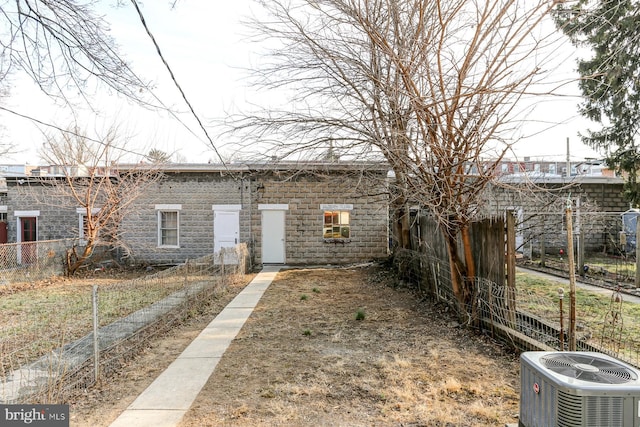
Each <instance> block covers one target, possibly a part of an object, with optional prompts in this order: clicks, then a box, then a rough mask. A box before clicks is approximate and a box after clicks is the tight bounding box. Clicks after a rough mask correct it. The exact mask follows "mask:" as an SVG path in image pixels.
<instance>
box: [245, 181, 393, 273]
mask: <svg viewBox="0 0 640 427" xmlns="http://www.w3.org/2000/svg"><path fill="white" fill-rule="evenodd" d="M384 176H385V175H378V176H376V177H370V178H368V179H364V180H363V179H362V177H360V176H354V175H353V173H352V172H351V173H339V172H336V173H335V175H331V176H316V175H297V176H295V177H293V178H290V179H286V180H283V179H278V178H277V177H275V176H269V177H265V178H262V179H260V178H257V180H256V182H255V185H256V190H255V194H256V200H255V203H254V207H257V206H258V205H259V204H288V208H289V209H288V210H287V211H286V213H285V224H286V225H285V227H286V230H285V233H286V263H287V264H291V265H295V264H309V263H315V264H347V263H354V262H362V261H365V260H372V259H380V258H384V257H386V256H387V255H388V244H389V235H388V224H389V218H388V202H387V197H386V186H385V183H384ZM258 187H259V188H260V189H258ZM382 194H384V195H382ZM323 204H345V205H353V210H351V216H350V234H351V237H350V239H346V240H344V241H342V240H333V239H324V237H323V221H324V210H323V209H322V208H321V205H323ZM252 225H253V226H252V228H253V230H254V241H255V247H256V250H255V254H256V262H258V263H260V262H261V256H262V242H261V235H262V224H261V213H260V212H259V211H258V210H257V209H254V212H253V216H252Z"/></svg>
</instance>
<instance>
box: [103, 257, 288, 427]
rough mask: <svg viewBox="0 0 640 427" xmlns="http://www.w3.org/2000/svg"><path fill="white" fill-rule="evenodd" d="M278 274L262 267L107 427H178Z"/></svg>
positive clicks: (275, 267) (269, 268)
mask: <svg viewBox="0 0 640 427" xmlns="http://www.w3.org/2000/svg"><path fill="white" fill-rule="evenodd" d="M279 270H280V267H277V266H267V267H264V268H263V270H262V271H261V272H260V273H258V275H257V276H256V277H255V278H254V279H253V280H252V281H251V283H249V284H248V285H247V287H246V288H244V289H243V290H242V292H240V293H239V294H238V295H237V296H236V297H235V298H234V299H233V300H232V301H231V302H230V303H229V305H227V306H226V307H225V309H224V310H222V311H221V312H220V314H218V316H216V318H215V319H213V320H212V321H211V323H209V325H208V326H207V327H206V328H205V329H204V330H203V331H202V332H201V333H200V335H198V336H197V337H196V338H195V339H194V340H193V342H192V343H191V344H190V345H189V346H188V347H187V348H186V349H185V350H184V351H183V352H182V354H181V355H180V356H178V358H177V359H176V360H175V361H174V362H173V363H172V364H171V365H169V367H168V368H167V369H166V370H165V371H164V372H163V373H162V374H160V376H159V377H158V378H156V380H155V381H154V382H153V383H151V385H149V387H147V389H146V390H144V391H143V392H142V394H140V396H138V398H137V399H136V400H135V401H134V402H133V403H132V404H131V405H129V407H128V408H127V409H126V410H125V411H124V412H123V413H122V414H121V415H120V416H119V417H118V418H117V419H116V420H115V421H114V422H113V423H112V424H111V426H110V427H131V426H136V427H152V426H153V427H173V426H176V425H178V424H179V423H180V421H181V420H182V417H183V416H184V414H185V413H186V412H187V411H188V410H189V408H190V407H191V404H192V403H193V402H194V400H195V399H196V397H197V396H198V393H200V390H202V387H204V385H205V384H206V383H207V381H208V380H209V377H210V376H211V374H212V373H213V371H214V369H215V368H216V365H217V364H218V361H219V360H220V358H221V357H222V355H223V354H224V352H225V350H226V349H227V347H229V344H231V341H233V339H234V338H235V337H236V335H237V334H238V332H240V329H241V328H242V326H243V325H244V323H245V321H246V320H247V318H248V317H249V315H250V314H251V312H252V311H253V309H254V307H255V306H256V305H257V304H258V301H260V298H261V297H262V295H263V294H264V292H265V291H266V290H267V288H268V287H269V285H270V284H271V282H272V281H273V279H274V278H275V276H276V274H277V273H278V271H279Z"/></svg>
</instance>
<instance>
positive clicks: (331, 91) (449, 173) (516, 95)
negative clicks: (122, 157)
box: [231, 0, 558, 313]
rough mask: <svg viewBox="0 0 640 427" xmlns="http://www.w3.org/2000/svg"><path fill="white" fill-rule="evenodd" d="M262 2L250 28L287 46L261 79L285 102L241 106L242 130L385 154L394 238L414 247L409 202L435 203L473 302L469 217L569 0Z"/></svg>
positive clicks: (340, 151) (340, 152)
mask: <svg viewBox="0 0 640 427" xmlns="http://www.w3.org/2000/svg"><path fill="white" fill-rule="evenodd" d="M259 3H260V4H261V5H262V6H263V8H264V9H265V11H266V13H267V15H266V17H264V18H261V19H257V20H254V21H253V22H252V23H251V25H252V28H253V30H254V31H256V34H257V35H258V37H259V39H261V40H262V39H265V38H266V39H267V41H268V42H270V43H272V46H275V47H274V49H273V51H272V52H270V55H269V56H268V58H265V62H266V63H265V64H261V67H260V68H259V69H258V71H257V72H256V74H255V75H254V78H255V80H254V82H255V84H256V85H257V86H258V87H259V88H263V89H264V88H266V89H273V90H277V91H278V92H277V93H279V94H280V96H283V97H285V98H286V99H285V101H284V102H283V104H285V107H281V108H279V109H277V108H273V106H270V107H269V108H268V109H267V110H266V111H267V112H266V113H264V112H262V113H261V112H258V113H254V114H245V115H243V116H240V117H235V118H234V120H233V121H232V123H231V128H232V129H233V131H235V132H239V133H240V135H245V133H244V132H243V131H249V132H250V133H251V135H252V136H253V137H254V138H253V139H251V141H252V142H253V141H255V139H256V138H257V139H259V140H260V142H262V144H263V145H262V146H264V144H270V146H269V149H268V150H266V151H267V152H268V153H269V155H270V156H276V157H277V158H292V157H305V158H309V157H311V156H315V157H316V158H322V157H323V156H325V158H326V153H327V152H328V150H330V152H331V153H332V155H334V156H337V157H340V158H342V159H357V158H361V157H362V156H366V157H367V158H372V157H375V156H378V157H379V158H384V159H386V161H387V162H389V164H390V166H391V167H392V169H393V171H394V172H395V183H396V184H395V186H396V188H395V190H396V193H397V194H398V197H397V199H395V201H394V204H395V212H394V213H395V222H396V223H397V224H398V230H399V231H398V233H397V235H396V236H395V241H396V242H398V243H399V245H400V246H405V245H406V244H408V225H409V223H408V215H407V206H408V204H409V203H417V204H420V205H422V206H425V207H427V208H428V209H429V210H430V211H431V213H432V214H433V215H434V217H435V218H436V219H437V221H438V223H439V226H440V229H441V230H442V232H443V233H444V234H445V235H446V237H447V243H448V248H449V251H448V252H449V258H450V265H451V278H452V282H453V289H454V293H455V295H456V298H457V301H458V307H459V309H460V312H461V313H471V312H473V308H472V307H471V304H472V300H473V299H472V293H473V287H472V282H471V281H469V280H466V278H470V277H472V276H474V274H475V266H474V262H473V257H472V254H471V245H470V242H469V239H470V237H469V224H470V222H471V221H472V220H473V219H474V218H476V217H477V216H478V215H479V212H480V210H481V209H480V206H479V203H480V202H481V198H480V195H481V194H482V192H483V189H484V188H485V187H486V186H487V184H488V183H490V182H491V181H492V180H493V179H494V178H495V176H496V174H495V167H496V165H497V164H498V163H499V162H500V160H501V159H502V158H503V157H504V156H505V154H506V153H508V152H509V151H510V149H511V144H512V142H513V140H512V135H513V134H514V131H515V130H517V128H518V127H519V126H520V125H521V122H520V121H519V120H521V119H522V115H519V114H521V113H523V108H522V107H519V106H518V105H519V104H518V101H520V100H521V98H523V97H524V96H527V95H529V94H530V93H529V92H533V91H532V90H531V86H532V85H533V84H534V83H536V82H537V81H538V79H540V78H541V74H542V69H541V67H540V62H541V61H542V60H543V58H541V51H540V50H539V49H540V48H541V46H542V45H545V44H547V43H551V35H550V34H547V35H545V34H544V33H543V30H542V26H541V24H542V23H543V21H544V19H545V17H546V15H547V14H548V13H549V12H550V11H551V10H552V9H553V7H554V6H555V5H556V4H557V3H558V2H557V1H548V0H532V1H527V2H514V1H507V0H498V1H491V2H484V1H468V0H429V1H427V0H401V1H391V0H297V1H281V0H268V1H267V0H264V1H260V2H259ZM554 40H556V39H554ZM274 93H275V92H274ZM283 141H284V142H283ZM243 149H245V150H246V147H243Z"/></svg>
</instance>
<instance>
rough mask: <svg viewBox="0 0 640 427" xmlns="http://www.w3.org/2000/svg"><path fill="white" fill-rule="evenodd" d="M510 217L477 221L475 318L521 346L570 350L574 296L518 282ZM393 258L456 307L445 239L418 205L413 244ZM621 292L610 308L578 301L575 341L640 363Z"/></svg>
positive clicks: (404, 272) (408, 275)
mask: <svg viewBox="0 0 640 427" xmlns="http://www.w3.org/2000/svg"><path fill="white" fill-rule="evenodd" d="M507 215H509V214H507ZM507 219H509V217H508V216H507V217H506V218H505V219H502V218H491V219H485V220H482V221H479V222H478V223H474V224H473V225H472V227H471V242H472V246H473V248H472V250H473V256H474V260H475V262H476V272H477V276H476V277H474V278H467V280H472V281H473V289H474V292H473V294H474V305H475V308H476V313H475V314H476V317H475V319H473V323H472V325H473V326H474V327H477V328H479V329H481V330H483V331H485V332H487V333H490V334H491V335H492V336H494V337H496V338H497V339H500V340H501V341H504V342H506V343H508V344H510V345H511V346H512V347H514V348H516V349H519V350H546V351H551V350H561V349H564V350H566V349H567V345H568V341H567V335H568V327H569V325H568V319H569V316H568V312H569V310H568V298H567V301H566V305H565V306H564V308H563V305H562V302H563V301H562V298H560V296H559V295H558V292H557V291H558V288H557V287H553V285H551V286H552V287H553V289H551V290H549V289H545V290H542V291H541V290H539V289H534V288H531V287H527V288H524V287H522V286H520V287H518V286H516V283H515V256H514V254H515V226H514V224H515V222H514V221H511V220H507ZM511 219H512V218H511ZM394 263H395V266H396V268H397V270H398V272H399V273H400V275H401V277H402V278H404V279H405V280H408V281H410V282H411V283H414V284H415V285H416V286H417V287H418V289H419V291H420V292H421V293H422V294H425V295H428V296H430V297H431V298H433V299H436V300H439V301H444V302H446V303H448V304H449V305H450V306H452V307H453V308H454V309H455V308H456V307H457V304H456V298H455V296H454V294H453V290H452V284H451V274H450V270H449V259H448V255H447V249H446V242H445V239H444V237H443V235H442V233H441V231H440V230H439V229H438V228H437V225H436V224H435V222H434V221H433V219H431V218H430V217H429V216H428V214H426V213H423V212H414V214H413V217H412V228H411V248H410V249H402V250H397V251H396V253H395V254H394ZM536 283H540V284H541V285H543V286H548V285H545V284H544V283H542V282H536ZM588 298H589V299H592V297H588ZM604 299H605V300H606V299H607V297H606V296H605V297H604ZM622 300H623V297H622V296H621V295H620V294H619V293H618V292H613V293H612V295H611V303H606V304H609V305H610V307H608V308H607V307H605V308H606V310H604V313H605V314H603V311H593V310H592V307H589V306H588V305H585V306H584V307H581V306H578V330H577V340H578V342H577V349H578V350H583V351H598V352H602V353H607V354H610V355H612V356H614V357H618V358H620V359H622V360H624V361H626V362H628V363H630V364H632V365H635V366H638V367H640V340H638V339H636V338H635V337H636V336H638V335H639V334H634V333H633V330H632V329H633V328H632V327H631V326H629V325H625V324H623V316H625V315H627V316H628V315H629V313H627V312H626V311H625V310H623V309H622V302H621V301H622ZM629 310H633V307H630V308H629ZM630 312H631V313H633V312H634V311H630ZM625 313H626V314H625ZM627 319H629V317H627Z"/></svg>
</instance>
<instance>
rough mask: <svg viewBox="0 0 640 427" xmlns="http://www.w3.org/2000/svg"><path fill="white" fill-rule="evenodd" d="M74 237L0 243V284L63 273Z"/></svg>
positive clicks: (38, 278)
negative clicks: (68, 250)
mask: <svg viewBox="0 0 640 427" xmlns="http://www.w3.org/2000/svg"><path fill="white" fill-rule="evenodd" d="M73 243H74V240H73V239H64V240H43V241H39V242H22V243H5V244H1V245H0V286H3V285H4V286H6V285H8V284H11V283H16V282H30V281H34V280H42V279H48V278H50V277H52V276H58V275H61V274H62V273H63V271H64V263H65V257H66V253H67V249H69V248H71V247H72V246H73Z"/></svg>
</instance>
